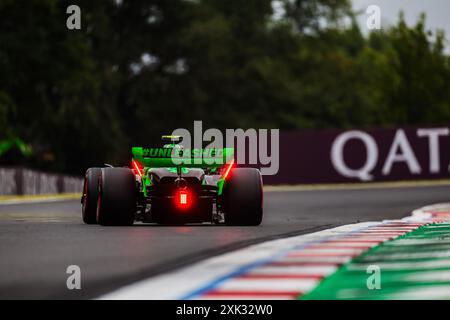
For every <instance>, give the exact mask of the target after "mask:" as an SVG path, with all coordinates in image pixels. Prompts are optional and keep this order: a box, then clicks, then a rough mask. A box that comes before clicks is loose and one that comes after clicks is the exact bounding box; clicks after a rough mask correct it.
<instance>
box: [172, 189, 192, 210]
mask: <svg viewBox="0 0 450 320" xmlns="http://www.w3.org/2000/svg"><path fill="white" fill-rule="evenodd" d="M175 204H176V206H177V207H178V208H180V209H187V208H189V207H190V206H191V205H192V194H191V193H190V192H189V191H188V190H179V191H177V193H176V194H175Z"/></svg>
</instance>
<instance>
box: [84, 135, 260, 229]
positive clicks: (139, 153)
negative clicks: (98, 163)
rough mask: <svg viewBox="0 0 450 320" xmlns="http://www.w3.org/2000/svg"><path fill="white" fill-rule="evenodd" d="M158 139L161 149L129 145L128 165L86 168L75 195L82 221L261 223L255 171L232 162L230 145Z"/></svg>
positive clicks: (106, 223) (107, 223)
mask: <svg viewBox="0 0 450 320" xmlns="http://www.w3.org/2000/svg"><path fill="white" fill-rule="evenodd" d="M163 140H164V141H165V143H166V144H165V145H164V146H163V147H161V148H142V147H133V148H132V154H133V159H132V160H131V164H130V167H120V168H119V167H117V168H114V167H104V168H89V169H88V170H87V171H86V175H85V179H84V188H83V190H84V191H83V195H82V198H81V203H82V216H83V221H84V222H85V223H87V224H96V223H98V224H100V225H104V226H125V225H132V224H133V223H134V222H135V221H142V222H150V223H160V224H185V223H203V222H210V223H224V224H227V225H236V226H237V225H239V226H256V225H259V224H261V221H262V217H263V190H262V185H263V183H262V178H261V173H260V171H259V170H257V169H254V168H237V167H235V165H234V149H233V148H223V149H190V150H188V149H184V148H183V147H182V146H181V145H180V142H181V138H180V137H177V136H163Z"/></svg>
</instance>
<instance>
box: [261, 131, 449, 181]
mask: <svg viewBox="0 0 450 320" xmlns="http://www.w3.org/2000/svg"><path fill="white" fill-rule="evenodd" d="M279 160H280V166H279V171H278V173H277V174H276V175H273V176H264V182H265V183H267V184H296V183H340V182H371V181H394V180H413V179H417V180H419V179H445V178H449V177H450V174H449V163H450V129H449V127H437V128H436V127H426V126H425V127H417V128H394V129H367V130H359V129H353V130H305V131H298V132H281V133H280V154H279Z"/></svg>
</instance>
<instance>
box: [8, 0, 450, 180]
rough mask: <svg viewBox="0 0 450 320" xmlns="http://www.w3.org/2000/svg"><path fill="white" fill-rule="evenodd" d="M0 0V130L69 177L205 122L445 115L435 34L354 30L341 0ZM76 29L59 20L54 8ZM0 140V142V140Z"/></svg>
mask: <svg viewBox="0 0 450 320" xmlns="http://www.w3.org/2000/svg"><path fill="white" fill-rule="evenodd" d="M278 3H280V4H281V5H282V7H283V9H284V10H283V13H282V14H281V15H279V16H278V17H277V18H274V10H273V6H272V5H273V1H271V0H247V1H241V0H227V1H225V0H198V1H186V0H152V1H137V0H136V1H134V0H129V1H116V0H108V1H106V0H105V1H89V0H79V1H68V0H64V1H60V0H27V1H25V0H15V1H14V0H3V1H2V2H0V16H1V17H2V19H1V20H0V126H1V127H0V135H1V136H0V140H2V139H3V140H5V138H6V137H7V136H8V135H9V137H20V138H21V139H22V140H23V141H25V142H26V143H29V144H31V146H32V148H33V156H32V157H30V158H28V159H23V158H18V157H17V155H16V156H15V155H11V154H9V153H8V154H6V155H4V156H3V157H2V158H1V159H0V163H1V164H7V165H8V164H9V165H13V164H14V165H16V164H18V163H19V164H23V165H30V166H36V167H39V168H43V169H48V170H57V171H65V172H70V173H75V174H80V173H81V172H83V171H84V169H85V168H86V167H89V166H95V165H101V164H102V163H103V162H109V163H115V164H125V163H126V161H128V160H129V159H128V156H129V155H128V150H129V147H130V146H131V145H137V144H144V145H145V144H153V143H158V142H159V136H160V135H161V134H162V133H166V132H170V131H171V130H173V129H175V128H178V127H187V128H189V127H190V126H191V125H192V123H193V121H194V120H199V119H200V120H203V121H204V124H205V126H208V127H218V128H222V129H224V128H227V127H232V128H236V127H243V128H246V127H258V128H274V127H276V128H281V129H286V130H289V129H302V128H330V127H337V128H346V127H355V126H358V127H364V126H394V125H414V124H425V123H426V124H442V123H448V121H449V120H450V97H449V94H450V90H449V89H450V88H449V85H450V66H449V57H448V55H446V54H445V53H444V35H443V33H436V34H433V37H432V36H431V34H430V32H429V31H428V30H426V27H425V25H426V24H425V18H422V19H421V20H419V22H418V23H417V25H416V26H414V27H408V26H407V25H406V24H405V22H404V20H403V19H402V18H401V17H400V19H399V23H398V24H397V25H396V26H393V27H392V28H389V29H387V30H381V31H377V32H372V33H370V34H369V35H368V36H364V35H363V34H361V31H360V29H359V27H358V25H357V24H356V22H355V17H354V13H353V12H352V11H351V6H350V1H348V0H280V1H278ZM71 4H77V5H79V6H80V8H81V10H82V29H81V30H74V31H69V30H67V28H66V19H67V17H68V15H67V14H66V8H67V6H69V5H71ZM3 140H2V141H3Z"/></svg>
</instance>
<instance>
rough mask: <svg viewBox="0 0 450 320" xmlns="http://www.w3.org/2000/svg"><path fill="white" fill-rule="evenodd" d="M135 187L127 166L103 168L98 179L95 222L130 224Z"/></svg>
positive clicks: (133, 208) (133, 177) (132, 214)
mask: <svg viewBox="0 0 450 320" xmlns="http://www.w3.org/2000/svg"><path fill="white" fill-rule="evenodd" d="M136 201H137V189H136V180H135V176H134V174H133V172H132V171H131V170H130V169H128V168H103V169H102V172H101V175H100V179H99V195H98V203H97V223H98V224H100V225H102V226H129V225H132V224H133V222H134V218H135V213H136Z"/></svg>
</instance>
